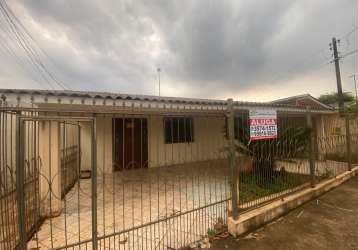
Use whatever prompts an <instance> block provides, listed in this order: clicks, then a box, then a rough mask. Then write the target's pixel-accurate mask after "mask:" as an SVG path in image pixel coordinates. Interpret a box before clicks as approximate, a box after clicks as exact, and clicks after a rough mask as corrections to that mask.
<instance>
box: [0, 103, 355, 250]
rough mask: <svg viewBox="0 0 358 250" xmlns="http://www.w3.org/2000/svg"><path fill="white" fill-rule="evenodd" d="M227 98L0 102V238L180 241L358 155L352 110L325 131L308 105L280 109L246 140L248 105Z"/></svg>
mask: <svg viewBox="0 0 358 250" xmlns="http://www.w3.org/2000/svg"><path fill="white" fill-rule="evenodd" d="M227 104H228V105H227V109H226V110H221V111H218V110H216V111H210V110H198V111H196V112H194V111H185V112H184V111H174V110H173V112H170V113H164V112H159V111H158V112H147V113H146V112H140V113H139V112H134V111H135V110H134V107H133V110H132V111H131V110H126V111H125V112H124V111H117V112H114V113H109V112H107V113H105V114H98V113H96V114H91V116H89V117H85V116H83V117H81V116H76V115H73V114H71V113H68V112H67V113H61V112H56V113H54V112H50V111H46V112H45V111H42V110H40V109H33V110H32V111H28V112H20V111H19V110H18V109H16V111H17V112H11V111H9V110H8V111H2V112H1V123H0V125H1V127H0V130H1V131H0V132H1V133H0V140H1V144H0V145H1V148H0V156H1V158H0V159H1V169H0V170H1V172H0V173H1V175H0V177H1V178H0V181H1V182H0V184H1V185H0V186H1V196H0V197H1V200H0V202H1V203H0V210H1V214H0V215H1V218H0V223H1V224H0V240H1V241H0V244H1V245H0V248H1V249H6V250H7V249H15V248H18V249H26V248H27V249H34V248H36V249H180V248H182V247H185V246H187V245H189V244H191V243H195V242H197V241H200V240H202V239H203V238H206V237H212V236H215V235H216V234H220V233H221V232H224V231H225V230H227V229H226V221H227V217H228V216H229V215H230V210H231V215H232V216H234V217H239V216H240V214H241V213H243V212H244V211H245V210H247V209H253V208H257V207H258V206H261V205H263V204H266V203H268V202H270V201H272V200H275V199H277V198H282V197H283V196H285V195H288V194H290V193H292V192H295V191H297V190H301V189H303V188H310V187H311V186H314V185H315V183H316V182H319V181H322V180H325V179H327V178H332V177H334V176H336V175H337V174H339V173H342V172H344V171H347V170H349V162H351V165H352V166H351V167H354V166H355V164H356V163H358V161H356V159H358V158H357V155H358V154H356V153H357V152H358V151H357V148H358V146H357V145H358V143H357V141H358V140H357V138H358V136H356V134H357V133H358V122H356V121H357V120H358V119H355V118H354V117H350V118H349V123H348V125H349V128H348V129H347V123H344V120H343V123H342V124H343V125H340V126H338V125H337V126H336V125H335V126H336V127H340V128H342V131H341V132H340V134H338V133H337V134H330V133H327V131H326V130H327V127H325V128H323V127H322V125H319V124H323V123H319V122H320V119H322V117H319V116H317V115H313V113H311V111H310V109H307V112H306V113H293V112H288V111H285V110H283V109H281V110H280V111H279V112H278V113H277V129H278V133H277V138H273V139H268V140H251V139H250V123H249V119H250V115H249V110H246V109H234V107H233V105H234V103H233V102H232V101H228V102H227ZM329 119H331V118H329ZM337 119H339V118H337ZM326 123H327V122H325V123H324V124H326ZM327 124H328V123H327ZM320 126H321V127H320ZM337 130H338V129H337ZM347 140H349V143H348V144H349V146H348V145H347ZM348 159H350V160H348ZM327 166H329V167H328V170H327ZM331 172H333V174H330V173H331Z"/></svg>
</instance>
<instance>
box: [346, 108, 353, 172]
mask: <svg viewBox="0 0 358 250" xmlns="http://www.w3.org/2000/svg"><path fill="white" fill-rule="evenodd" d="M345 122H346V144H347V163H348V170H349V171H351V170H352V157H351V153H352V152H351V130H350V124H349V114H348V113H346V115H345Z"/></svg>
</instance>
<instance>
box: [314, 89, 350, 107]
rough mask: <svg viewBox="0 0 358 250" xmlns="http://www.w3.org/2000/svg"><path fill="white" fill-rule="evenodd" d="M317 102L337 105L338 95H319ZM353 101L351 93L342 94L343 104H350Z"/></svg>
mask: <svg viewBox="0 0 358 250" xmlns="http://www.w3.org/2000/svg"><path fill="white" fill-rule="evenodd" d="M318 100H320V102H323V103H324V104H328V105H329V104H335V103H338V94H337V93H331V94H324V95H320V96H319V97H318ZM353 100H354V98H353V95H352V93H350V92H343V101H344V102H352V101H353Z"/></svg>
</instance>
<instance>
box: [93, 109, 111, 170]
mask: <svg viewBox="0 0 358 250" xmlns="http://www.w3.org/2000/svg"><path fill="white" fill-rule="evenodd" d="M96 128H97V131H96V132H97V136H96V140H97V169H98V171H99V172H98V174H99V175H100V174H101V173H111V172H112V169H113V158H112V150H113V148H112V139H113V138H112V134H113V133H112V130H113V128H112V117H111V116H103V117H97V118H96ZM90 152H91V151H90ZM89 155H91V154H89Z"/></svg>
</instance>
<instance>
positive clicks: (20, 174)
mask: <svg viewBox="0 0 358 250" xmlns="http://www.w3.org/2000/svg"><path fill="white" fill-rule="evenodd" d="M23 126H24V124H23V121H22V120H21V118H20V117H17V118H16V191H17V208H18V223H19V249H21V250H25V249H26V225H25V203H24V202H25V190H24V181H25V178H24V166H23V163H24V155H23V154H24V152H23V146H24V144H23V143H24V137H23V136H24V135H23V132H24V130H23Z"/></svg>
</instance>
